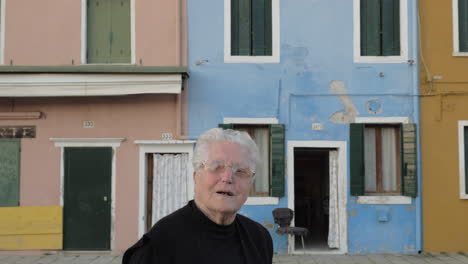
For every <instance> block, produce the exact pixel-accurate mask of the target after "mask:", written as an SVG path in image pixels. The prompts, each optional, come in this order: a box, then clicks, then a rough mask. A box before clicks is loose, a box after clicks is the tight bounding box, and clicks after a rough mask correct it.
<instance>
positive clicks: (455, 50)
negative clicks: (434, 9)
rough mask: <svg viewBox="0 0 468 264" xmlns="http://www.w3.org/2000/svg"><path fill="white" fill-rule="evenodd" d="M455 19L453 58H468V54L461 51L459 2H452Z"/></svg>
mask: <svg viewBox="0 0 468 264" xmlns="http://www.w3.org/2000/svg"><path fill="white" fill-rule="evenodd" d="M452 12H453V13H452V18H453V21H452V22H453V54H452V55H453V56H459V57H463V56H468V52H466V51H465V52H463V51H460V42H459V41H460V30H459V27H458V0H452Z"/></svg>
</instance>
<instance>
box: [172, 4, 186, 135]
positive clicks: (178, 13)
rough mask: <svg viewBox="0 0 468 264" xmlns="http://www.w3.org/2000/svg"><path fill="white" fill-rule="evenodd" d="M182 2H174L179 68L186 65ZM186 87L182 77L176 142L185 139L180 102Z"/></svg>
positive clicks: (178, 98)
mask: <svg viewBox="0 0 468 264" xmlns="http://www.w3.org/2000/svg"><path fill="white" fill-rule="evenodd" d="M183 1H184V0H178V1H177V2H176V63H177V64H178V65H179V66H182V65H184V64H186V63H185V62H186V55H185V52H184V51H183V46H184V45H182V40H183V39H185V38H184V35H183V34H184V32H185V31H186V30H185V28H184V30H182V27H183V25H184V23H183V17H184V16H183V11H184V8H183V4H184V3H183ZM186 87H187V80H186V76H182V89H181V92H180V93H179V94H177V103H176V107H177V109H176V137H175V138H176V139H178V140H184V139H186V138H187V137H186V136H185V135H184V133H183V131H184V114H183V112H184V111H183V103H182V101H183V100H184V96H183V93H184V91H185V88H186Z"/></svg>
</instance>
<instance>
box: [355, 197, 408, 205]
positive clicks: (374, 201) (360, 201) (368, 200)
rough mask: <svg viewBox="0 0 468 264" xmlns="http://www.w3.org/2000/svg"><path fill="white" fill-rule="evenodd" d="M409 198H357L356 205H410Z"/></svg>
mask: <svg viewBox="0 0 468 264" xmlns="http://www.w3.org/2000/svg"><path fill="white" fill-rule="evenodd" d="M411 202H412V199H411V197H409V196H400V195H398V196H397V195H395V196H358V199H357V203H358V204H411Z"/></svg>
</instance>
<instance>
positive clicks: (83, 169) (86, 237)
mask: <svg viewBox="0 0 468 264" xmlns="http://www.w3.org/2000/svg"><path fill="white" fill-rule="evenodd" d="M64 160H65V184H64V207H63V221H64V223H63V224H64V226H63V248H64V249H65V250H109V249H110V240H111V238H110V231H111V228H110V227H111V175H112V148H65V156H64Z"/></svg>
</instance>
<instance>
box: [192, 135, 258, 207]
mask: <svg viewBox="0 0 468 264" xmlns="http://www.w3.org/2000/svg"><path fill="white" fill-rule="evenodd" d="M249 156H250V155H248V153H247V151H246V150H245V148H244V147H241V146H240V145H239V144H236V143H231V142H220V143H214V144H212V145H211V146H210V147H209V149H208V159H207V160H208V161H225V163H226V164H227V165H228V166H234V167H238V168H239V167H240V168H246V167H248V165H249V162H248V160H247V159H248V157H249ZM252 169H255V168H252ZM194 181H195V200H196V202H197V205H198V206H199V207H201V209H205V210H207V211H208V212H209V214H214V215H225V216H229V215H233V214H235V213H236V212H237V211H238V210H239V209H240V208H241V206H242V205H243V204H244V203H245V201H246V200H247V197H248V195H249V190H250V187H251V184H252V182H253V179H252V178H241V177H236V176H235V174H234V173H233V172H232V169H231V168H230V167H228V168H227V169H226V170H225V171H224V172H221V173H219V172H214V171H212V170H210V169H208V168H207V167H206V166H202V167H201V168H200V169H199V170H198V175H195V176H194ZM205 210H204V211H205Z"/></svg>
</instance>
